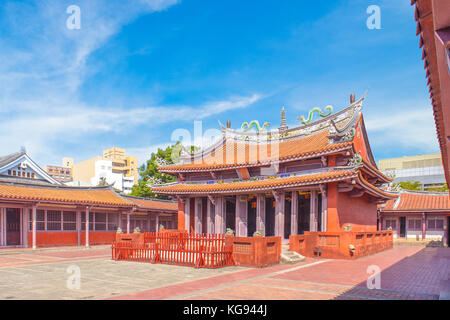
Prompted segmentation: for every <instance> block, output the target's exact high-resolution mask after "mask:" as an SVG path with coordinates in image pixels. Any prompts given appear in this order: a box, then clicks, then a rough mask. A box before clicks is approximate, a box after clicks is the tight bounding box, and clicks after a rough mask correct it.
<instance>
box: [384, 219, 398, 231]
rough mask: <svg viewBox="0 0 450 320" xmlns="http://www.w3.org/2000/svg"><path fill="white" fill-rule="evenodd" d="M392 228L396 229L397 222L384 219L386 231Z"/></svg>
mask: <svg viewBox="0 0 450 320" xmlns="http://www.w3.org/2000/svg"><path fill="white" fill-rule="evenodd" d="M389 228H392V230H395V229H396V228H397V220H394V219H386V229H389Z"/></svg>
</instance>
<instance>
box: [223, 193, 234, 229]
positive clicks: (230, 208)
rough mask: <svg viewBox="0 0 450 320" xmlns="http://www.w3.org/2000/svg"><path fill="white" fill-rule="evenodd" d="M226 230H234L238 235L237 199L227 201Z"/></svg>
mask: <svg viewBox="0 0 450 320" xmlns="http://www.w3.org/2000/svg"><path fill="white" fill-rule="evenodd" d="M226 212H227V213H226V220H225V228H227V229H232V230H233V231H234V232H235V233H236V199H235V198H233V199H226Z"/></svg>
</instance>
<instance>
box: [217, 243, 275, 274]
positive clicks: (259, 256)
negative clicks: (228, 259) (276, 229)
mask: <svg viewBox="0 0 450 320" xmlns="http://www.w3.org/2000/svg"><path fill="white" fill-rule="evenodd" d="M225 243H226V245H227V246H231V245H232V246H233V261H234V264H235V265H237V266H246V267H258V268H261V267H266V266H269V265H272V264H276V263H279V262H280V255H281V237H234V236H226V237H225Z"/></svg>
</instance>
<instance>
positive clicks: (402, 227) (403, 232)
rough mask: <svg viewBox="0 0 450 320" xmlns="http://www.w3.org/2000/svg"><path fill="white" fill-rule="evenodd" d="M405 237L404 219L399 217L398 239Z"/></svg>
mask: <svg viewBox="0 0 450 320" xmlns="http://www.w3.org/2000/svg"><path fill="white" fill-rule="evenodd" d="M405 237H406V217H400V238H405Z"/></svg>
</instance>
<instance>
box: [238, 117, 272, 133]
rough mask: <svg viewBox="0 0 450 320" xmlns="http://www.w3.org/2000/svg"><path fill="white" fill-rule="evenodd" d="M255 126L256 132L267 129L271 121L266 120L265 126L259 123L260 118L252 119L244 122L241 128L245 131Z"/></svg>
mask: <svg viewBox="0 0 450 320" xmlns="http://www.w3.org/2000/svg"><path fill="white" fill-rule="evenodd" d="M252 127H254V128H255V130H256V132H261V131H266V128H268V127H270V122H264V124H263V126H262V127H261V125H260V124H259V121H258V120H252V121H250V123H249V122H247V121H246V122H244V123H242V125H241V129H242V131H243V132H247V131H250V130H251V128H252Z"/></svg>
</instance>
